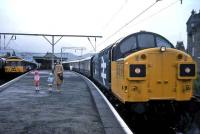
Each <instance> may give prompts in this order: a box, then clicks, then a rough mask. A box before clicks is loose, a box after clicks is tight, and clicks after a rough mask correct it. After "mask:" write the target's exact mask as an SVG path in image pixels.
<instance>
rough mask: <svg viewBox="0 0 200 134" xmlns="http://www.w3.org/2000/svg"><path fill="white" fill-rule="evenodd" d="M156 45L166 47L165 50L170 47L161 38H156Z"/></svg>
mask: <svg viewBox="0 0 200 134" xmlns="http://www.w3.org/2000/svg"><path fill="white" fill-rule="evenodd" d="M156 44H157V47H162V46H164V47H167V48H171V47H172V45H171V44H170V43H169V42H168V41H167V40H166V39H164V38H161V37H156Z"/></svg>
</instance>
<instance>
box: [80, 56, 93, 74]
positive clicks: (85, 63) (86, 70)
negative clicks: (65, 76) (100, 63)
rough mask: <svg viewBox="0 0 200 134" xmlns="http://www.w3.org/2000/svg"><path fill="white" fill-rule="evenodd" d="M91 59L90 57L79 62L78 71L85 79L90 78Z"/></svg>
mask: <svg viewBox="0 0 200 134" xmlns="http://www.w3.org/2000/svg"><path fill="white" fill-rule="evenodd" d="M91 59H92V58H91V57H87V58H85V59H82V60H80V61H79V69H80V70H79V71H80V73H82V74H84V75H86V76H87V77H91V72H92V70H91Z"/></svg>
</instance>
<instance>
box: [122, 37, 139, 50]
mask: <svg viewBox="0 0 200 134" xmlns="http://www.w3.org/2000/svg"><path fill="white" fill-rule="evenodd" d="M136 47H137V46H136V38H135V36H131V37H129V38H128V39H126V40H124V41H123V43H122V44H121V45H120V51H121V53H126V52H128V51H130V50H133V49H136Z"/></svg>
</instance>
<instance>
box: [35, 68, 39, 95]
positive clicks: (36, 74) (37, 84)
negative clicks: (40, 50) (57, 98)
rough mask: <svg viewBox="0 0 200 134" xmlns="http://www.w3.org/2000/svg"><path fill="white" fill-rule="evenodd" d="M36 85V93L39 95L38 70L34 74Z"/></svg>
mask: <svg viewBox="0 0 200 134" xmlns="http://www.w3.org/2000/svg"><path fill="white" fill-rule="evenodd" d="M34 83H35V91H36V93H38V92H39V91H40V87H39V86H40V74H39V71H38V70H35V72H34Z"/></svg>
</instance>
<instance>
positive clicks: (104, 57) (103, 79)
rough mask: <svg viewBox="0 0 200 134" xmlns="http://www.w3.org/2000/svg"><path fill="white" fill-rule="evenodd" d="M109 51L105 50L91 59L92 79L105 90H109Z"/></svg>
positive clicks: (110, 47)
mask: <svg viewBox="0 0 200 134" xmlns="http://www.w3.org/2000/svg"><path fill="white" fill-rule="evenodd" d="M111 49H112V46H109V47H107V48H105V49H104V50H102V51H101V52H99V53H98V54H96V55H95V56H94V58H93V59H92V68H93V73H92V74H93V79H94V80H95V81H97V82H98V83H99V84H100V85H101V86H102V87H104V88H105V89H107V90H110V89H111Z"/></svg>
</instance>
